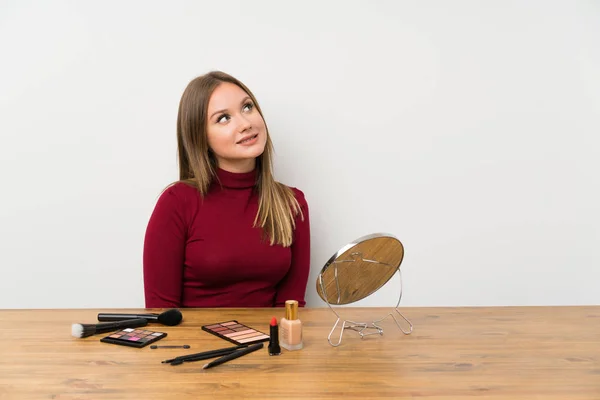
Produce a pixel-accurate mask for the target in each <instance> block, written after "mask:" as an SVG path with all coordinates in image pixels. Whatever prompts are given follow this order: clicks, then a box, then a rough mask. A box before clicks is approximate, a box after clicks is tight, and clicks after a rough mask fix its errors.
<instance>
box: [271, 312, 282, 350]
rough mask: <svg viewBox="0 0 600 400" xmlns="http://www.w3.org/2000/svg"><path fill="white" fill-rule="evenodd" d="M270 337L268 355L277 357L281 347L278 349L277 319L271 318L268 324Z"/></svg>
mask: <svg viewBox="0 0 600 400" xmlns="http://www.w3.org/2000/svg"><path fill="white" fill-rule="evenodd" d="M269 329H270V332H269V333H270V336H271V338H270V339H269V355H270V356H278V355H280V354H281V347H279V328H278V326H277V318H275V317H273V318H271V324H270V328H269Z"/></svg>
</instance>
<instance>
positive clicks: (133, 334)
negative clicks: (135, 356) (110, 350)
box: [100, 328, 167, 348]
mask: <svg viewBox="0 0 600 400" xmlns="http://www.w3.org/2000/svg"><path fill="white" fill-rule="evenodd" d="M166 336H167V334H166V333H165V332H153V331H144V330H141V329H138V330H134V329H131V328H126V329H123V330H121V331H118V332H114V333H112V334H110V335H109V336H106V337H104V338H102V339H100V341H101V342H104V343H111V344H120V345H123V346H130V347H138V348H140V347H144V346H146V345H149V344H150V343H153V342H156V341H157V340H160V339H162V338H164V337H166Z"/></svg>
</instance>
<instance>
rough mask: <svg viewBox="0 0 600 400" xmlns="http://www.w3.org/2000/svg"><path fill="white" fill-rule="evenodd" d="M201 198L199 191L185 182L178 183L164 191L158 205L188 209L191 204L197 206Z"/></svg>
mask: <svg viewBox="0 0 600 400" xmlns="http://www.w3.org/2000/svg"><path fill="white" fill-rule="evenodd" d="M199 198H200V192H199V191H198V189H196V188H195V187H193V186H192V185H189V184H187V183H184V182H176V183H173V184H172V185H170V186H168V187H167V188H166V189H165V190H163V192H162V193H161V194H160V197H159V199H158V203H162V204H169V205H171V206H174V207H178V208H179V207H182V208H186V207H188V206H189V205H191V204H196V203H197V201H198V199H199Z"/></svg>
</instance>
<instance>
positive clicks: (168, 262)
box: [144, 186, 187, 308]
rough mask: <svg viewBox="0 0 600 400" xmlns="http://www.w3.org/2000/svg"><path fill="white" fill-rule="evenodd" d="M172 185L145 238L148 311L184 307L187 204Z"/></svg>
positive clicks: (161, 200)
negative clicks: (185, 211)
mask: <svg viewBox="0 0 600 400" xmlns="http://www.w3.org/2000/svg"><path fill="white" fill-rule="evenodd" d="M177 192H178V190H177V188H176V187H174V186H171V187H169V188H168V189H167V190H165V192H163V194H162V195H161V196H160V198H159V199H158V202H157V203H156V207H155V208H154V212H153V213H152V216H151V217H150V221H149V223H148V228H147V229H146V236H145V239H144V294H145V297H146V308H177V307H180V306H181V292H182V287H183V286H182V285H183V284H182V276H183V263H184V259H185V242H186V232H187V229H186V224H185V222H184V221H185V218H184V215H183V209H184V204H183V202H182V199H181V198H180V196H178V193H177Z"/></svg>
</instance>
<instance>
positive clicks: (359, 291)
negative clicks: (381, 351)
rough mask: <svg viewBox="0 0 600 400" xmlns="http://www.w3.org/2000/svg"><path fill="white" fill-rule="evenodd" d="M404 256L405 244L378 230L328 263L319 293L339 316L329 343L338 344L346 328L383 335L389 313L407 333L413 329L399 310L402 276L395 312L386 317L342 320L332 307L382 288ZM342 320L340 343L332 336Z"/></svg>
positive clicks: (352, 244) (318, 288)
mask: <svg viewBox="0 0 600 400" xmlns="http://www.w3.org/2000/svg"><path fill="white" fill-rule="evenodd" d="M403 258H404V246H402V243H401V242H400V241H399V240H398V239H397V238H396V237H395V236H393V235H390V234H385V233H375V234H371V235H367V236H363V237H361V238H358V239H357V240H355V241H353V242H352V243H350V244H347V245H346V246H344V247H342V248H341V249H340V250H339V251H338V252H336V253H335V254H334V255H333V256H332V257H331V258H330V259H329V260H328V261H327V262H326V263H325V266H324V267H323V269H322V270H321V272H320V273H319V276H318V278H317V293H318V294H319V296H320V297H321V299H323V301H325V302H326V303H327V305H328V306H329V308H331V310H332V311H333V313H334V314H335V315H336V316H337V321H336V322H335V324H334V325H333V328H332V329H331V332H330V333H329V336H328V337H327V340H328V341H329V344H331V345H332V346H339V345H340V344H341V341H342V335H343V333H344V331H345V330H346V329H351V330H354V331H357V332H358V333H359V334H360V337H361V338H364V337H365V336H368V335H373V334H379V335H383V328H382V327H381V325H380V323H381V321H383V320H384V319H385V318H387V317H389V316H391V317H392V319H393V320H394V321H395V323H396V325H397V326H398V328H400V330H401V331H402V332H403V333H404V334H406V335H408V334H410V333H411V332H412V329H413V327H412V323H411V322H410V321H409V320H408V319H407V318H406V317H405V316H404V315H402V314H401V313H400V311H399V310H398V306H399V305H400V300H401V299H402V279H400V294H399V297H398V303H397V304H396V307H395V308H394V311H393V312H390V313H389V314H388V315H386V316H385V317H383V318H380V319H378V320H374V321H372V322H355V321H351V320H342V318H341V317H340V315H339V314H338V313H337V312H336V311H335V310H334V309H333V307H332V305H345V304H351V303H354V302H357V301H359V300H362V299H364V298H366V297H368V296H370V295H371V294H373V293H375V292H376V291H378V290H379V289H381V287H383V286H384V285H385V284H386V283H387V282H388V281H389V280H390V279H391V278H392V277H393V276H394V274H395V273H396V272H398V273H400V264H401V263H402V259H403ZM400 278H402V277H401V276H400ZM396 315H398V316H399V317H400V318H401V319H402V320H404V321H405V322H406V323H407V324H408V330H405V329H404V328H403V327H402V325H401V324H400V321H399V320H398V319H397V318H396ZM340 321H343V323H342V325H341V331H340V337H339V340H338V342H337V343H334V342H332V340H331V336H332V334H333V332H334V331H335V329H336V327H337V326H338V324H339V322H340Z"/></svg>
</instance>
